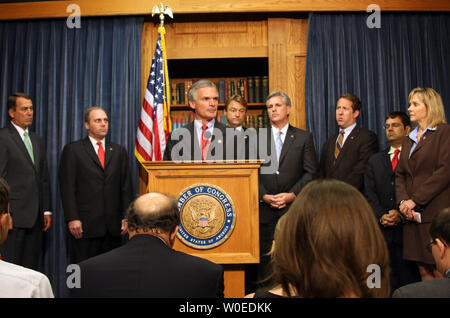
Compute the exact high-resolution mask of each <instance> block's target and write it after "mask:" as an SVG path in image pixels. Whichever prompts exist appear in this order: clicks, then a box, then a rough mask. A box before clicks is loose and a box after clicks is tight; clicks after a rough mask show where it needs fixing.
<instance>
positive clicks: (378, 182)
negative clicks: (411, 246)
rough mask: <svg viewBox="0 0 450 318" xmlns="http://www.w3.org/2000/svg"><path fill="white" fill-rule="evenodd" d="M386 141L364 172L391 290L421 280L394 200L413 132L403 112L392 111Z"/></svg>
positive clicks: (387, 126)
mask: <svg viewBox="0 0 450 318" xmlns="http://www.w3.org/2000/svg"><path fill="white" fill-rule="evenodd" d="M384 127H385V130H386V138H387V140H388V141H389V144H390V147H389V148H387V149H385V150H383V151H381V152H378V153H376V154H374V155H373V156H372V157H370V159H369V161H368V162H367V166H366V170H365V173H364V195H365V196H366V198H367V201H369V203H370V205H371V206H372V209H373V211H374V213H375V216H376V218H377V220H379V221H380V226H381V229H382V231H383V234H384V237H385V239H386V243H387V246H388V249H389V256H390V265H391V278H390V281H391V290H392V291H393V290H395V289H397V288H398V287H401V286H404V285H406V284H410V283H413V282H417V281H420V274H419V271H418V269H417V266H416V264H415V263H413V262H408V261H405V260H404V259H403V225H402V221H403V219H402V215H401V213H400V212H399V211H398V206H397V200H396V199H395V169H396V167H397V164H398V161H399V158H400V154H401V150H402V142H403V139H404V138H405V137H406V136H407V135H408V134H409V132H410V130H411V122H410V120H409V117H408V115H406V114H405V113H404V112H391V113H389V114H388V115H387V117H386V120H385V125H384Z"/></svg>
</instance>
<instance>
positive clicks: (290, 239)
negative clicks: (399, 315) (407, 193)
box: [272, 179, 390, 298]
mask: <svg viewBox="0 0 450 318" xmlns="http://www.w3.org/2000/svg"><path fill="white" fill-rule="evenodd" d="M282 226H283V230H282V231H279V235H277V237H276V238H275V241H276V248H275V249H274V251H273V254H272V262H273V279H274V282H275V283H276V284H281V286H282V288H283V291H284V292H285V293H286V294H287V295H288V296H298V297H331V298H336V297H387V296H388V295H389V291H390V288H389V272H390V268H389V255H388V250H387V247H386V243H385V240H384V237H383V234H382V233H381V230H380V229H379V227H378V224H377V221H376V219H375V217H374V214H373V212H372V210H371V207H370V206H369V204H368V203H367V201H366V199H365V198H364V197H363V196H362V194H361V193H360V192H359V191H358V190H357V189H356V188H354V187H353V186H351V185H348V184H347V183H344V182H341V181H338V180H329V179H320V180H315V181H312V182H310V183H308V184H307V185H306V186H305V187H304V188H303V189H302V191H301V192H300V194H299V195H298V196H297V198H296V199H295V201H294V203H293V204H292V206H291V207H290V209H289V211H288V212H287V213H286V215H285V219H284V221H283V224H282ZM371 264H376V265H378V266H379V268H380V269H381V273H380V282H381V287H380V288H369V286H368V284H367V279H368V277H369V275H370V274H372V272H370V271H369V272H368V266H369V265H371Z"/></svg>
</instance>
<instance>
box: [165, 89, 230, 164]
mask: <svg viewBox="0 0 450 318" xmlns="http://www.w3.org/2000/svg"><path fill="white" fill-rule="evenodd" d="M188 102H189V107H190V108H191V109H192V110H193V111H194V121H193V122H191V123H189V124H186V125H185V126H183V127H182V128H178V129H176V130H174V131H173V132H172V133H171V134H170V136H169V139H168V141H167V145H166V149H165V151H164V156H163V160H173V161H191V160H223V159H225V151H226V149H225V136H226V134H225V131H226V126H225V125H224V124H222V123H220V122H218V121H217V120H216V117H217V109H218V105H219V93H218V91H217V87H216V85H215V84H214V83H213V82H211V81H209V80H199V81H197V82H195V83H194V84H193V85H192V86H191V87H190V88H189V91H188Z"/></svg>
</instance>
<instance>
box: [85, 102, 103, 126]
mask: <svg viewBox="0 0 450 318" xmlns="http://www.w3.org/2000/svg"><path fill="white" fill-rule="evenodd" d="M96 109H98V110H103V111H104V112H105V114H106V111H105V110H104V109H103V108H101V107H99V106H93V107H89V108H87V109H86V110H85V111H84V122H85V123H89V116H90V115H91V111H93V110H96Z"/></svg>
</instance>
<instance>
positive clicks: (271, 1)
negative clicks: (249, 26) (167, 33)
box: [0, 0, 450, 20]
mask: <svg viewBox="0 0 450 318" xmlns="http://www.w3.org/2000/svg"><path fill="white" fill-rule="evenodd" d="M159 3H160V2H159V1H154V2H152V1H148V0H128V1H122V0H95V1H91V0H78V1H72V0H71V1H45V2H20V3H6V4H0V20H17V19H37V18H63V17H68V16H69V15H70V12H69V13H68V12H67V11H66V10H67V7H68V5H70V4H77V5H79V6H80V8H81V16H82V17H83V16H84V17H92V16H117V15H150V14H151V11H152V8H153V6H154V5H159ZM372 3H376V4H377V5H378V6H379V7H380V8H381V10H382V11H450V2H449V1H448V0H422V1H413V0H377V1H374V0H322V1H318V0H285V1H283V2H281V3H280V2H279V1H276V0H261V1H254V0H228V1H223V0H208V1H200V0H167V1H165V2H164V5H169V6H170V7H171V8H172V11H173V12H174V14H175V20H176V15H178V14H198V13H247V12H249V13H250V12H310V11H366V10H367V7H368V5H370V4H372ZM155 19H156V20H157V18H155Z"/></svg>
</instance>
